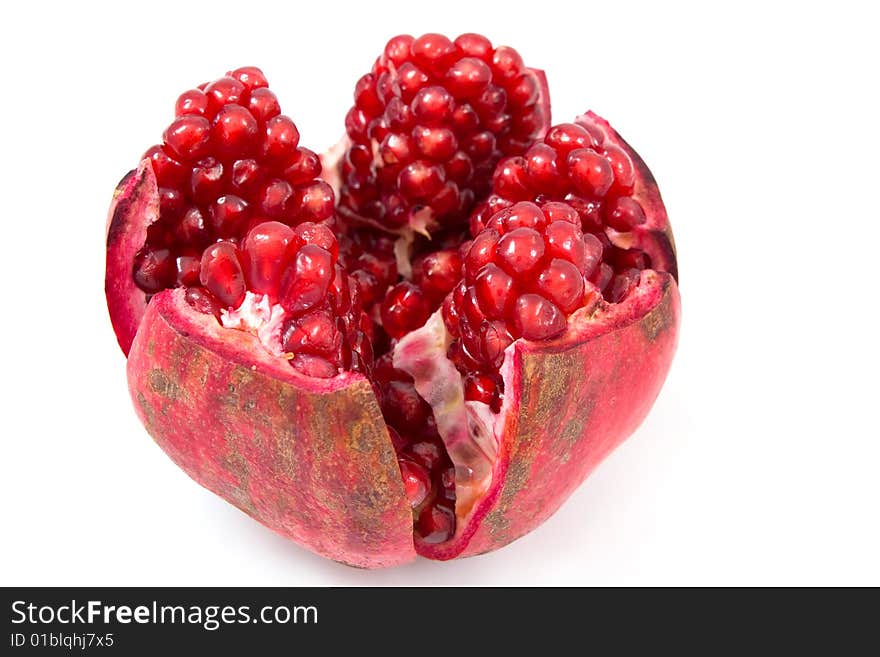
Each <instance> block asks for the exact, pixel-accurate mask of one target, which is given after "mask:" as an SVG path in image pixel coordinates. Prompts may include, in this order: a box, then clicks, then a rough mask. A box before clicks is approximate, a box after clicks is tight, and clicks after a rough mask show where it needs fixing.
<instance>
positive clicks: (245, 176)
mask: <svg viewBox="0 0 880 657" xmlns="http://www.w3.org/2000/svg"><path fill="white" fill-rule="evenodd" d="M230 182H231V183H232V189H233V191H235V192H236V193H237V194H239V195H241V196H242V197H247V198H253V196H254V194H255V193H256V192H257V190H258V189H260V186H261V185H262V184H263V183H264V182H265V173H264V172H263V170H262V168H261V167H260V164H259V163H258V162H257V161H256V160H250V159H247V160H236V161H235V163H234V164H233V165H232V179H231V181H230Z"/></svg>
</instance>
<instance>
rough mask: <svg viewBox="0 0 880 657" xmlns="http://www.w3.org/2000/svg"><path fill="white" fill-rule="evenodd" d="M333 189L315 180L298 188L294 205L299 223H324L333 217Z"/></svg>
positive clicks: (293, 200)
mask: <svg viewBox="0 0 880 657" xmlns="http://www.w3.org/2000/svg"><path fill="white" fill-rule="evenodd" d="M334 200H335V199H334V196H333V188H332V187H330V185H328V184H327V183H325V182H324V181H323V180H315V181H312V182H310V183H307V184H305V185H302V186H301V187H299V188H297V190H296V192H295V193H294V195H293V199H292V204H293V208H295V209H294V212H295V213H296V218H297V220H298V221H310V222H314V221H323V220H324V219H328V218H329V217H331V216H333V203H334Z"/></svg>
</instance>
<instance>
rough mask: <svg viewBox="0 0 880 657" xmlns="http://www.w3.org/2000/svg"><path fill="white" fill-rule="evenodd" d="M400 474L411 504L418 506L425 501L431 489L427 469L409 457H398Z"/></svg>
mask: <svg viewBox="0 0 880 657" xmlns="http://www.w3.org/2000/svg"><path fill="white" fill-rule="evenodd" d="M397 462H398V464H399V465H400V474H401V475H402V476H403V488H404V490H405V491H406V496H407V498H408V499H409V503H410V506H412V508H414V509H415V508H416V507H418V506H419V505H421V503H422V502H424V501H425V498H426V497H427V496H428V491H430V490H431V480H430V478H429V476H428V473H427V472H426V471H425V469H424V468H423V467H422V466H420V465H419V464H418V463H414V462H413V461H410V460H409V459H398V461H397Z"/></svg>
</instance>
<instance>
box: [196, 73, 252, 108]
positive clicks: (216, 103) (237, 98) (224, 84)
mask: <svg viewBox="0 0 880 657" xmlns="http://www.w3.org/2000/svg"><path fill="white" fill-rule="evenodd" d="M204 91H205V95H206V96H207V97H208V114H210V115H211V116H214V115H216V114H217V112H219V111H220V108H221V107H223V106H224V105H228V104H230V103H233V104H240V103H241V101H242V99H243V97H244V94H245V91H246V88H245V86H244V85H243V84H242V83H241V82H239V81H238V80H236V79H235V78H231V77H229V76H225V77H222V78H220V79H218V80H214V81H213V82H211V83H210V84H208V86H207V87H205V90H204Z"/></svg>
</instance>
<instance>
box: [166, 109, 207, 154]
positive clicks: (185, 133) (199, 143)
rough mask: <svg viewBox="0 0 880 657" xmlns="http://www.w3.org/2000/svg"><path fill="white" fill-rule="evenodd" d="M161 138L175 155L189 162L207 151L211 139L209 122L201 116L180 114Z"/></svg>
mask: <svg viewBox="0 0 880 657" xmlns="http://www.w3.org/2000/svg"><path fill="white" fill-rule="evenodd" d="M163 139H164V140H165V143H166V144H167V145H168V147H169V148H170V149H171V150H172V151H173V152H174V154H175V155H176V156H177V157H179V158H180V159H181V160H183V161H185V162H191V161H193V160H197V159H198V158H200V157H201V156H202V155H204V154H205V153H206V152H207V150H208V145H209V141H210V139H211V123H210V121H208V119H206V118H205V117H203V116H195V115H191V114H188V115H185V116H181V117H178V118H176V119H174V121H173V122H172V124H171V125H170V126H169V127H168V129H167V130H165V133H164V134H163Z"/></svg>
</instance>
